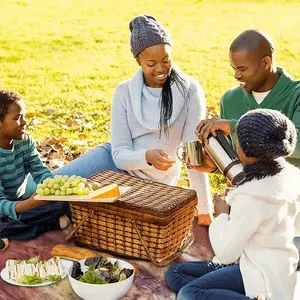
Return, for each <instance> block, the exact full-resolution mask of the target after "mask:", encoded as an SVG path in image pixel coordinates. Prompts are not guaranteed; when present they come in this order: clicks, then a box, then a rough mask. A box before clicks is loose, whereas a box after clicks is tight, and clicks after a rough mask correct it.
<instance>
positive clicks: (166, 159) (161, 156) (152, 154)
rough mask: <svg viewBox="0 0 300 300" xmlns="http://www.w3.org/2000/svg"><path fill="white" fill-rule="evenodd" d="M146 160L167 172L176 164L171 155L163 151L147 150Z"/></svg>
mask: <svg viewBox="0 0 300 300" xmlns="http://www.w3.org/2000/svg"><path fill="white" fill-rule="evenodd" d="M146 160H147V162H148V163H149V164H151V165H153V167H154V168H156V169H157V170H160V171H167V170H168V169H169V168H170V167H171V166H172V165H173V164H175V162H176V161H175V160H174V159H173V158H172V156H171V155H169V154H168V153H167V152H165V151H163V150H161V149H151V150H147V151H146Z"/></svg>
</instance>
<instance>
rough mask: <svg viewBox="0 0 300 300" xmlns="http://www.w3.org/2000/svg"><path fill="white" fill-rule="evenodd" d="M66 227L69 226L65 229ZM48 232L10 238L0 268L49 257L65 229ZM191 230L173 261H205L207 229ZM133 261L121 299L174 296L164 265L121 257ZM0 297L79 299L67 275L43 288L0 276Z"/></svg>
mask: <svg viewBox="0 0 300 300" xmlns="http://www.w3.org/2000/svg"><path fill="white" fill-rule="evenodd" d="M69 230H70V229H69ZM69 230H68V229H66V230H64V231H53V232H48V233H45V234H43V235H42V236H40V237H39V238H37V239H35V240H32V241H27V242H20V241H11V242H10V245H9V247H8V248H7V249H6V250H5V251H3V252H0V270H2V268H4V267H5V262H6V260H7V259H9V258H11V259H28V258H29V257H33V256H39V257H40V258H41V259H47V258H50V257H51V254H50V253H51V249H52V247H53V246H54V245H56V244H67V243H66V241H65V237H66V235H67V233H68V232H69ZM193 233H194V236H195V241H194V243H193V244H192V246H191V247H190V248H189V249H188V250H187V251H186V253H184V254H183V255H182V256H181V257H180V258H179V259H178V260H177V261H176V262H181V261H191V260H209V259H211V258H212V256H213V251H212V248H211V245H210V242H209V239H208V229H207V227H204V226H199V225H197V224H194V226H193ZM125 260H127V261H128V262H132V263H135V265H136V266H137V268H138V272H139V274H138V275H137V276H136V277H135V280H134V283H133V286H132V287H131V289H130V290H129V292H128V293H127V294H126V296H125V297H123V300H133V299H134V300H169V299H176V295H175V293H173V292H171V291H170V290H169V289H168V287H167V286H166V284H165V281H164V274H165V272H166V270H167V269H168V267H164V268H157V267H155V266H153V265H152V264H151V263H150V262H148V261H142V260H136V259H125ZM297 273H298V284H297V286H296V289H295V295H294V300H296V299H300V272H297ZM0 299H1V300H2V299H3V300H7V299H11V300H14V299H16V300H29V299H30V300H45V299H47V300H71V299H72V300H79V299H80V298H79V297H78V296H77V295H76V294H75V293H74V292H73V290H72V288H71V286H70V283H69V280H68V278H67V277H66V278H64V279H63V280H61V281H59V282H58V283H55V284H52V285H48V286H44V287H35V288H32V287H18V286H14V285H10V284H8V283H6V282H4V281H3V280H2V279H0Z"/></svg>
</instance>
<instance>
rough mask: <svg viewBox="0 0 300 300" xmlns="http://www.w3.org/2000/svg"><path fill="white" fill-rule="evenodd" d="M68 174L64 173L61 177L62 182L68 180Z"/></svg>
mask: <svg viewBox="0 0 300 300" xmlns="http://www.w3.org/2000/svg"><path fill="white" fill-rule="evenodd" d="M68 179H69V176H68V175H64V176H63V178H62V179H61V181H62V182H66V181H68Z"/></svg>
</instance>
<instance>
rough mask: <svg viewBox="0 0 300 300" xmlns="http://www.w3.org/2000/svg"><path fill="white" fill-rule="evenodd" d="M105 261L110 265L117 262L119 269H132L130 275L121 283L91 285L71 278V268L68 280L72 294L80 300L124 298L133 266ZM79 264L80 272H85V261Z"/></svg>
mask: <svg viewBox="0 0 300 300" xmlns="http://www.w3.org/2000/svg"><path fill="white" fill-rule="evenodd" d="M107 260H108V261H111V262H112V263H114V262H115V261H116V260H117V261H118V262H119V266H120V268H121V269H123V268H127V269H132V270H133V273H132V275H131V276H130V277H128V278H127V279H125V280H123V281H119V282H115V283H108V284H91V283H85V282H81V281H79V280H76V279H74V278H73V277H71V275H70V271H71V268H72V267H71V268H70V269H69V272H68V278H69V281H70V284H71V286H72V288H73V290H74V292H75V293H76V294H77V295H78V296H79V297H80V298H82V299H84V300H99V299H103V300H104V299H105V300H117V299H120V298H122V297H123V296H125V294H126V293H127V292H128V290H129V289H130V288H131V286H132V283H133V279H134V268H133V266H132V265H131V264H129V263H128V262H126V261H124V260H121V259H115V258H108V257H107ZM79 262H80V265H81V270H82V271H83V272H85V271H87V270H88V267H87V266H85V265H84V262H85V259H83V260H80V261H79Z"/></svg>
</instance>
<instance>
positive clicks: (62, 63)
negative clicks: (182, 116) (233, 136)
mask: <svg viewBox="0 0 300 300" xmlns="http://www.w3.org/2000/svg"><path fill="white" fill-rule="evenodd" d="M299 11H300V3H299V1H297V0H295V1H284V0H278V1H267V0H266V1H206V0H204V1H196V0H194V1H193V0H184V1H183V0H172V1H171V0H164V1H158V0H151V1H141V0H127V1H121V0H119V1H116V0H106V1H103V0H86V1H85V0H51V1H49V0H47V1H46V0H28V1H24V0H23V1H21V0H20V1H13V0H5V1H0V87H1V88H6V89H12V90H15V91H17V92H19V93H21V94H22V95H23V96H24V97H25V99H26V102H27V111H28V113H29V114H28V118H29V121H30V119H31V118H32V116H33V115H34V114H37V115H38V119H39V121H40V123H39V124H37V126H36V127H35V129H34V130H33V131H32V133H33V135H34V137H35V138H36V139H37V140H44V139H45V137H47V136H56V137H60V136H62V137H68V138H69V143H70V144H71V143H72V140H78V139H79V137H78V134H79V133H78V132H77V130H76V128H71V129H69V130H67V129H64V128H63V127H62V126H61V125H62V124H64V123H65V122H66V121H67V120H68V119H73V118H74V115H75V114H76V112H82V113H83V114H84V115H85V118H86V122H90V123H91V124H92V128H91V129H82V132H83V133H86V134H87V135H88V138H87V140H89V141H91V142H90V143H89V146H90V147H92V146H94V145H97V144H100V143H102V142H105V141H106V140H108V139H109V121H110V117H109V110H110V103H111V99H112V94H113V91H114V88H115V86H116V85H117V84H118V83H119V82H120V81H122V80H125V79H127V78H129V77H130V76H131V75H132V74H134V72H135V71H136V69H137V67H138V66H137V64H136V62H135V60H134V59H133V57H132V55H131V52H130V49H129V29H128V23H129V21H130V20H131V19H132V18H133V17H134V16H135V15H137V14H144V13H146V14H152V15H154V16H156V17H157V18H158V20H159V21H160V22H161V23H162V24H163V25H165V26H166V27H167V28H168V29H169V31H170V32H171V34H172V36H173V41H174V44H173V49H172V54H173V58H174V62H175V63H176V64H177V65H179V66H180V67H181V69H182V70H184V71H185V72H187V73H188V74H190V75H193V76H194V77H196V78H197V79H198V80H199V81H200V82H201V84H202V85H203V87H204V90H205V93H206V95H207V105H208V107H209V108H210V110H212V111H217V110H218V105H219V98H220V97H221V95H222V94H223V93H224V92H225V91H226V90H227V89H229V88H231V87H234V86H235V85H236V82H235V80H234V78H233V72H232V70H231V68H230V65H229V63H228V47H229V45H230V43H231V42H232V40H233V39H234V38H235V37H236V36H237V35H238V34H239V33H240V32H242V31H244V30H246V29H249V28H258V29H261V30H264V31H266V32H267V33H269V34H270V35H271V36H272V37H273V39H274V41H275V45H276V48H277V63H278V65H281V66H284V67H285V68H286V70H287V71H288V72H290V73H291V74H292V75H293V76H294V77H296V78H299V77H300V59H297V58H299V57H300V35H299V28H300V18H299ZM49 108H53V109H54V110H55V113H54V114H52V115H49V114H48V113H47V110H48V109H49ZM75 148H76V146H75ZM84 150H87V149H84Z"/></svg>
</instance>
